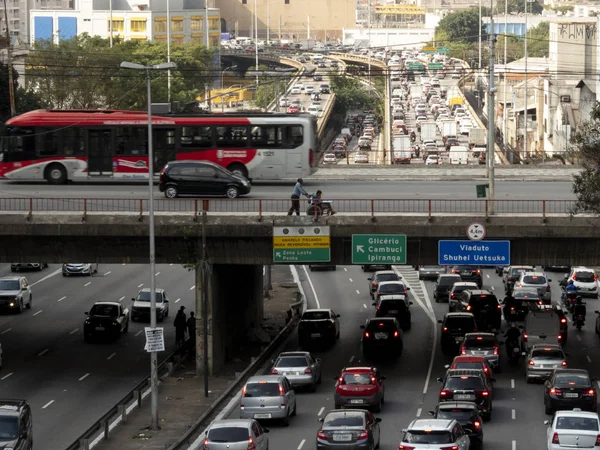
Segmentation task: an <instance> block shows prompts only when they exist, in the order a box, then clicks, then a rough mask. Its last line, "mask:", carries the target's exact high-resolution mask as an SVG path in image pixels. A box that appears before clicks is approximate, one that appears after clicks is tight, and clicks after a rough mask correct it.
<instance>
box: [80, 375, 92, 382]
mask: <svg viewBox="0 0 600 450" xmlns="http://www.w3.org/2000/svg"><path fill="white" fill-rule="evenodd" d="M89 376H90V374H89V373H86V374H85V375H84V376H82V377H81V378H79V381H83V380H85V379H86V378H87V377H89Z"/></svg>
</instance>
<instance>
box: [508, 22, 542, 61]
mask: <svg viewBox="0 0 600 450" xmlns="http://www.w3.org/2000/svg"><path fill="white" fill-rule="evenodd" d="M527 36H528V38H529V42H528V43H527V53H528V54H529V56H531V57H537V58H542V57H544V56H547V55H548V52H549V42H550V41H549V39H550V23H549V22H540V23H539V24H538V26H536V27H533V28H531V29H529V31H528V32H527ZM504 39H506V40H507V41H506V53H507V60H508V62H512V61H515V60H517V59H520V58H522V57H523V56H524V53H523V52H524V46H523V38H521V37H519V36H515V35H509V36H498V42H497V44H496V51H498V52H499V54H500V55H501V56H502V55H503V54H504V53H503V49H504Z"/></svg>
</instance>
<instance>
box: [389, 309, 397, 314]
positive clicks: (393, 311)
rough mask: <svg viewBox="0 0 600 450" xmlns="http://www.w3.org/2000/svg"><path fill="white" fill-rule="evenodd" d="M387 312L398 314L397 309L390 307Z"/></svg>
mask: <svg viewBox="0 0 600 450" xmlns="http://www.w3.org/2000/svg"><path fill="white" fill-rule="evenodd" d="M388 312H389V313H390V314H398V310H397V309H390V310H389V311H388Z"/></svg>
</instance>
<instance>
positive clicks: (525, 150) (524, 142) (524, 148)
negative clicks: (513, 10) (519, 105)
mask: <svg viewBox="0 0 600 450" xmlns="http://www.w3.org/2000/svg"><path fill="white" fill-rule="evenodd" d="M524 1H525V42H524V43H523V45H524V47H525V48H524V50H523V56H524V57H525V111H524V113H525V124H524V127H523V153H524V155H523V156H525V158H527V138H528V136H527V117H528V114H527V112H528V110H527V108H528V107H529V105H528V104H527V95H528V92H527V87H528V86H527V85H528V84H529V83H528V81H529V80H528V78H529V77H528V76H527V59H528V58H527V51H528V50H527V41H528V40H529V39H527V22H528V20H527V3H528V0H524Z"/></svg>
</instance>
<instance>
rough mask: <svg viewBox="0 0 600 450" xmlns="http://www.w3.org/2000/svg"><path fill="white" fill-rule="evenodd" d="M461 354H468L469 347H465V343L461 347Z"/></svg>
mask: <svg viewBox="0 0 600 450" xmlns="http://www.w3.org/2000/svg"><path fill="white" fill-rule="evenodd" d="M460 354H461V355H466V354H467V347H465V346H464V345H463V346H462V347H461V348H460Z"/></svg>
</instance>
